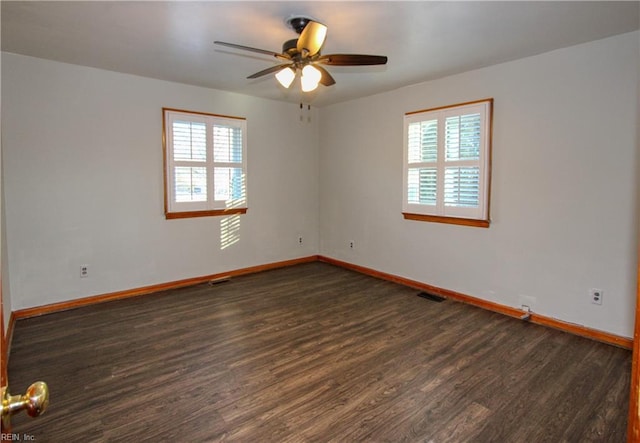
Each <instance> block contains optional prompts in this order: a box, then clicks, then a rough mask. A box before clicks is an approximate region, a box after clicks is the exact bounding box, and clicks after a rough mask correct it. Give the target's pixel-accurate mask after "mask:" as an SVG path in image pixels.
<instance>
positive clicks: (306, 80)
mask: <svg viewBox="0 0 640 443" xmlns="http://www.w3.org/2000/svg"><path fill="white" fill-rule="evenodd" d="M321 77H322V73H321V72H320V71H318V70H317V69H316V68H315V67H313V66H311V65H307V66H305V67H304V68H302V78H301V79H300V82H301V83H302V91H303V92H310V91H313V90H314V89H316V88H317V87H318V83H319V82H320V78H321Z"/></svg>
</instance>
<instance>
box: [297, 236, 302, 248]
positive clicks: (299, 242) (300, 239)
mask: <svg viewBox="0 0 640 443" xmlns="http://www.w3.org/2000/svg"><path fill="white" fill-rule="evenodd" d="M298 244H299V245H300V246H302V236H301V235H299V236H298Z"/></svg>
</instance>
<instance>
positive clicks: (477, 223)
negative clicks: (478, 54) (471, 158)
mask: <svg viewBox="0 0 640 443" xmlns="http://www.w3.org/2000/svg"><path fill="white" fill-rule="evenodd" d="M484 103H486V104H488V105H489V106H488V108H489V109H488V112H487V115H486V116H487V118H488V119H489V123H488V128H487V129H488V130H487V133H486V148H485V151H486V152H485V163H486V166H485V167H486V173H485V178H486V185H485V186H486V202H485V205H486V218H478V219H476V218H465V217H452V216H447V215H434V214H419V213H414V212H408V211H406V210H403V211H402V215H403V217H404V219H405V220H415V221H423V222H435V223H446V224H454V225H463V226H473V227H479V228H488V227H489V226H490V224H491V176H492V166H493V164H492V162H493V159H492V153H493V97H489V98H484V99H480V100H472V101H468V102H463V103H456V104H452V105H445V106H437V107H434V108H428V109H420V110H417V111H410V112H405V114H404V117H405V118H406V117H407V116H410V115H415V114H421V113H425V112H433V111H441V110H446V109H450V108H458V107H463V106H473V105H479V104H484ZM406 136H407V134H405V133H404V130H403V137H406ZM404 151H406V145H404V144H403V156H406V155H407V153H406V152H404ZM406 167H407V162H406V157H405V160H403V169H404V168H406ZM402 181H403V198H402V200H403V201H402V205H403V208H404V207H406V205H407V202H406V201H405V191H406V190H405V189H404V188H405V187H406V186H407V183H406V175H405V172H403V179H402Z"/></svg>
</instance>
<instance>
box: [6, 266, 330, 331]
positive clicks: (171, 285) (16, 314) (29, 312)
mask: <svg viewBox="0 0 640 443" xmlns="http://www.w3.org/2000/svg"><path fill="white" fill-rule="evenodd" d="M314 261H318V256H317V255H311V256H307V257H302V258H295V259H292V260H285V261H280V262H274V263H267V264H263V265H257V266H250V267H248V268H241V269H235V270H232V271H227V272H220V273H217V274H211V275H204V276H201V277H193V278H187V279H184V280H177V281H172V282H166V283H159V284H156V285H150V286H144V287H140V288H134V289H127V290H124V291H118V292H111V293H108V294H102V295H94V296H90V297H83V298H79V299H75V300H69V301H63V302H59V303H52V304H48V305H43V306H36V307H33V308H26V309H19V310H17V311H13V312H12V313H11V319H12V320H13V321H14V322H15V320H17V319H22V318H30V317H37V316H40V315H45V314H51V313H54V312H59V311H66V310H69V309H75V308H80V307H83V306H89V305H94V304H97V303H104V302H108V301H113V300H120V299H124V298H130V297H136V296H139V295H147V294H152V293H154V292H160V291H166V290H169V289H177V288H183V287H186V286H193V285H198V284H201V283H206V282H209V281H212V280H222V279H225V278H228V277H236V276H239V275H247V274H256V273H258V272H263V271H268V270H271V269H277V268H284V267H287V266H293V265H297V264H301V263H308V262H314ZM10 329H11V323H10ZM9 343H10V342H9Z"/></svg>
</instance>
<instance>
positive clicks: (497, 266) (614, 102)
mask: <svg viewBox="0 0 640 443" xmlns="http://www.w3.org/2000/svg"><path fill="white" fill-rule="evenodd" d="M638 42H639V33H638V32H634V33H630V34H625V35H620V36H616V37H612V38H608V39H604V40H600V41H596V42H592V43H588V44H583V45H580V46H575V47H570V48H566V49H562V50H557V51H554V52H550V53H546V54H542V55H538V56H535V57H530V58H526V59H521V60H518V61H514V62H510V63H505V64H501V65H496V66H493V67H488V68H485V69H481V70H476V71H472V72H468V73H465V74H461V75H455V76H450V77H447V78H443V79H440V80H436V81H430V82H426V83H422V84H419V85H415V86H412V87H407V88H403V89H400V90H396V91H392V92H389V93H385V94H380V95H376V96H371V97H367V98H364V99H360V100H354V101H350V102H347V103H342V104H337V105H333V106H330V107H327V108H323V109H322V121H321V128H320V129H321V131H320V134H321V136H320V171H321V190H320V194H321V203H320V213H321V222H320V232H321V235H320V237H321V243H320V253H321V254H323V255H326V256H330V257H333V258H336V259H339V260H344V261H347V262H351V263H355V264H358V265H362V266H366V267H369V268H373V269H376V270H379V271H383V272H388V273H391V274H395V275H399V276H403V277H407V278H410V279H414V280H418V281H421V282H424V283H428V284H431V285H435V286H438V287H441V288H446V289H449V290H454V291H459V292H462V293H465V294H468V295H472V296H475V297H480V298H483V299H485V300H489V301H492V302H497V303H500V304H504V305H508V306H515V307H520V304H521V302H520V296H522V295H524V296H528V297H535V303H534V304H533V310H534V312H537V313H539V314H542V315H546V316H550V317H554V318H558V319H561V320H564V321H567V322H572V323H577V324H581V325H585V326H587V327H591V328H595V329H599V330H602V331H607V332H611V333H614V334H619V335H623V336H628V337H630V336H632V335H633V312H634V306H635V297H634V295H635V281H636V263H637V244H638V243H637V229H638V216H637V211H636V208H637V202H638V198H639V194H638V189H637V180H636V177H637V176H638V174H639V171H638V170H637V164H638V162H637V156H638V155H639V154H638V152H639V149H638V138H637V132H636V127H637V125H638V121H639V119H638V117H639V113H638V107H637V97H638V80H639V78H640V77H639V72H638V69H639V68H638V66H639V65H640V57H639V43H638ZM390 62H392V60H391V61H390ZM488 97H493V98H494V99H495V102H494V122H493V134H494V141H493V185H492V197H491V218H492V224H491V227H490V228H489V229H482V228H471V227H464V226H454V225H445V224H437V223H425V222H416V221H406V220H404V219H403V218H402V215H401V210H402V201H401V199H402V146H403V143H402V137H403V134H402V122H403V115H404V113H405V112H408V111H414V110H420V109H427V108H431V107H437V106H442V105H450V104H455V103H461V102H467V101H471V100H478V99H484V98H488ZM350 240H353V241H355V245H356V247H355V248H354V249H353V250H351V249H349V247H348V243H349V241H350ZM590 288H600V289H603V290H604V303H603V305H602V306H597V305H594V304H591V303H590V299H589V289H590Z"/></svg>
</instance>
